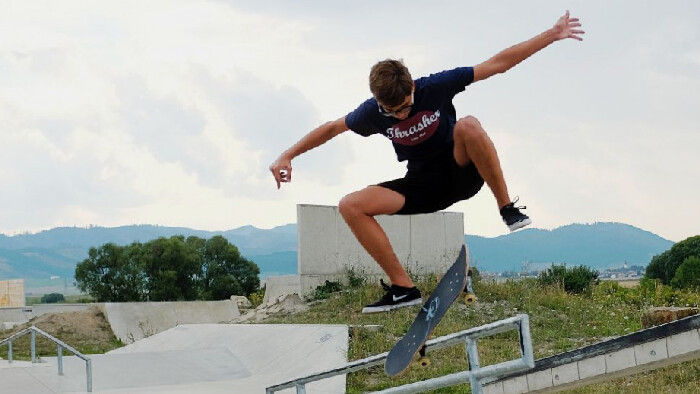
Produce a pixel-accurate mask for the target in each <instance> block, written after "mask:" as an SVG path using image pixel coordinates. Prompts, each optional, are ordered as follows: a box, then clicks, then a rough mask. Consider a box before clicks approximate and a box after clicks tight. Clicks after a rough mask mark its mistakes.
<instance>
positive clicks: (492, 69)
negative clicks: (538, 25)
mask: <svg viewBox="0 0 700 394" xmlns="http://www.w3.org/2000/svg"><path fill="white" fill-rule="evenodd" d="M578 27H581V23H580V22H579V20H578V18H569V11H566V14H564V16H562V17H561V18H559V20H558V21H557V23H556V24H555V25H554V26H553V27H552V28H551V29H548V30H546V31H544V32H542V33H541V34H539V35H537V36H535V37H533V38H531V39H529V40H527V41H524V42H521V43H520V44H517V45H513V46H512V47H510V48H507V49H504V50H503V51H501V52H499V53H497V54H496V55H495V56H493V57H492V58H490V59H489V60H487V61H485V62H483V63H481V64H479V65H477V66H475V67H474V82H476V81H481V80H484V79H486V78H488V77H490V76H492V75H495V74H500V73H504V72H506V71H508V70H510V69H511V68H512V67H513V66H515V65H516V64H518V63H520V62H522V61H523V60H525V59H527V58H528V57H530V56H532V55H533V54H535V53H537V52H539V51H540V50H542V49H543V48H545V47H547V46H548V45H549V44H551V43H553V42H555V41H559V40H563V39H565V38H573V39H574V40H578V41H583V38H581V35H582V34H584V33H585V32H584V31H583V30H579V29H577V28H578Z"/></svg>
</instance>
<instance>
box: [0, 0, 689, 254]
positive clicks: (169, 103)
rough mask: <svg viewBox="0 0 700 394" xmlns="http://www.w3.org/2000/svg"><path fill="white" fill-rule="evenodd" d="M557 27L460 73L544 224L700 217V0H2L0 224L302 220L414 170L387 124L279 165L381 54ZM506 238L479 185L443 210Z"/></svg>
mask: <svg viewBox="0 0 700 394" xmlns="http://www.w3.org/2000/svg"><path fill="white" fill-rule="evenodd" d="M567 8H568V9H570V10H571V14H572V16H575V17H578V18H580V19H581V21H582V23H583V28H584V30H585V31H586V34H585V36H584V41H583V42H578V41H574V40H566V41H563V42H557V43H555V44H553V45H551V46H550V47H548V48H546V49H545V50H543V51H542V52H540V53H538V54H536V55H535V56H534V57H532V58H530V59H528V60H526V61H525V62H524V63H522V64H520V65H518V66H517V67H515V68H514V69H512V70H510V71H509V72H507V73H506V74H503V75H499V76H495V77H493V78H492V79H489V80H487V81H483V82H479V83H476V84H474V85H473V86H470V87H468V88H467V90H466V91H465V92H463V93H461V94H459V95H458V96H457V97H456V99H455V106H456V108H457V112H458V115H459V116H466V115H474V116H476V117H477V118H478V119H479V120H480V121H481V123H482V125H483V126H484V128H485V129H486V130H487V132H489V134H490V136H491V138H492V139H493V140H494V142H495V144H496V147H497V149H498V152H499V156H500V158H501V161H502V165H503V169H504V172H505V175H506V180H507V182H508V186H509V189H510V192H511V195H512V196H516V195H518V196H520V202H521V204H522V205H527V207H528V208H527V210H526V211H525V212H526V213H527V214H528V215H530V216H531V217H532V219H533V227H537V228H544V229H553V228H556V227H559V226H562V225H566V224H570V223H574V222H577V223H592V222H602V221H605V222H607V221H616V222H624V223H628V224H631V225H634V226H637V227H640V228H643V229H645V230H648V231H651V232H654V233H656V234H658V235H660V236H662V237H664V238H667V239H670V240H673V241H679V240H682V239H684V238H686V237H689V236H692V235H697V234H700V208H698V197H699V196H700V171H699V170H700V24H699V23H698V21H697V18H698V15H700V2H697V1H694V0H687V1H673V2H660V1H641V2H640V1H615V2H610V1H570V2H562V1H557V0H552V1H536V2H523V1H508V2H483V1H481V2H471V1H432V2H425V1H411V0H402V1H376V0H372V1H370V0H361V1H345V2H330V1H320V0H319V1H282V0H280V1H259V2H257V1H256V2H253V1H244V0H241V1H195V0H188V1H178V0H160V1H159V0H149V1H145V2H144V1H104V0H102V1H89V2H87V1H65V0H63V1H60V2H56V1H44V2H42V1H24V0H23V1H2V6H1V9H2V12H0V127H1V129H0V187H1V191H0V233H4V234H17V233H21V232H26V231H29V232H36V231H41V230H45V229H50V228H52V227H56V226H87V225H91V224H93V225H99V226H107V227H112V226H119V225H128V224H158V225H164V226H186V227H192V228H197V229H204V230H226V229H231V228H236V227H240V226H244V225H254V226H256V227H262V228H270V227H274V226H278V225H283V224H287V223H293V222H296V204H322V205H336V204H337V203H338V201H339V200H340V199H341V198H342V197H343V196H344V195H345V194H347V193H349V192H351V191H354V190H357V189H360V188H363V187H365V186H366V185H368V184H374V183H377V182H381V181H384V180H388V179H393V178H396V177H400V176H402V175H403V173H404V171H405V165H404V164H402V163H398V162H397V161H396V157H395V154H394V152H393V149H392V147H391V144H390V143H389V141H388V140H386V139H384V138H383V137H379V136H373V137H369V138H363V137H360V136H358V135H355V134H354V133H352V132H347V133H344V134H343V135H341V136H339V137H338V138H336V139H333V140H332V141H331V142H329V143H328V144H326V145H324V146H322V147H321V148H319V149H317V150H313V151H311V152H308V153H307V154H305V155H303V156H301V157H299V158H297V159H296V160H295V161H294V162H293V165H294V178H293V182H292V183H291V184H285V185H283V187H282V189H281V190H279V191H278V190H277V188H276V184H275V182H274V179H273V178H272V176H271V175H270V173H269V170H268V166H269V165H270V163H271V162H272V161H273V160H274V159H275V158H276V157H277V155H278V154H279V153H280V152H281V151H283V150H284V149H286V148H288V147H289V146H290V145H291V144H292V143H294V142H295V141H296V140H298V139H299V138H300V137H302V136H303V135H304V134H305V133H307V132H308V131H310V130H311V129H313V128H314V127H316V126H318V125H320V124H321V123H323V122H325V121H327V120H332V119H336V118H338V117H341V116H344V115H345V114H347V113H348V112H349V111H351V110H352V109H354V108H355V107H356V106H357V105H358V104H359V103H361V102H362V101H363V100H365V99H366V98H368V97H369V95H370V93H369V89H368V83H367V79H368V73H369V69H370V67H371V66H372V65H373V64H374V63H375V62H377V61H378V60H382V59H385V58H402V59H403V60H404V62H405V63H406V65H407V66H408V67H409V69H410V70H411V72H412V74H413V76H414V77H416V78H417V77H420V76H424V75H427V74H430V73H433V72H437V71H441V70H443V69H449V68H454V67H458V66H473V65H475V64H478V63H480V62H482V61H484V60H486V59H488V58H489V57H490V56H492V55H494V54H495V53H497V52H498V51H500V50H502V49H504V48H506V47H508V46H510V45H513V44H516V43H518V42H520V41H524V40H526V39H529V38H531V37H532V36H534V35H536V34H538V33H540V32H542V31H544V30H545V29H547V28H549V27H551V26H552V25H553V24H554V23H555V22H556V20H557V19H558V18H559V17H560V16H561V15H562V14H563V13H564V12H565V11H566V9H567ZM449 210H450V211H460V212H464V213H465V232H467V233H468V234H478V235H484V236H497V235H501V234H505V233H506V232H507V228H506V227H505V225H504V224H503V223H502V222H501V220H500V216H499V215H498V211H497V208H496V204H495V200H494V198H493V196H492V195H491V193H490V191H488V189H486V188H485V189H484V190H482V192H480V193H479V195H477V196H476V197H475V198H473V199H472V200H469V201H466V202H461V203H458V204H456V205H454V206H452V207H451V208H450V209H449Z"/></svg>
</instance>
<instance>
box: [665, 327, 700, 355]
mask: <svg viewBox="0 0 700 394" xmlns="http://www.w3.org/2000/svg"><path fill="white" fill-rule="evenodd" d="M666 346H667V349H668V356H669V357H677V356H682V355H684V354H686V353H690V352H695V351H698V350H700V333H698V330H691V331H686V332H684V333H681V334H678V335H671V336H670V337H668V340H667V341H666Z"/></svg>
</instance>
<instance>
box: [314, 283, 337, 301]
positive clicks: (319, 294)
mask: <svg viewBox="0 0 700 394" xmlns="http://www.w3.org/2000/svg"><path fill="white" fill-rule="evenodd" d="M342 289H343V286H342V285H341V284H340V282H335V281H333V282H331V281H328V280H327V281H326V283H324V284H323V285H321V286H318V287H316V291H315V292H314V296H313V299H314V300H325V299H327V298H329V297H330V296H331V294H333V293H337V292H339V291H341V290H342Z"/></svg>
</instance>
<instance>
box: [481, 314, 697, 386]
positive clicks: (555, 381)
mask: <svg viewBox="0 0 700 394" xmlns="http://www.w3.org/2000/svg"><path fill="white" fill-rule="evenodd" d="M699 329H700V315H696V316H690V317H687V318H684V319H681V320H677V321H674V322H671V323H666V324H663V325H660V326H656V327H652V328H648V329H645V330H640V331H637V332H634V333H632V334H629V335H625V336H622V337H619V338H615V339H611V340H609V341H605V342H601V343H597V344H594V345H590V346H586V347H582V348H579V349H576V350H572V351H570V352H566V353H562V354H558V355H556V356H552V357H547V358H543V359H540V360H537V361H535V367H534V368H533V369H531V370H529V371H527V372H525V373H519V374H513V375H509V376H505V377H502V378H501V379H499V380H496V381H493V382H490V383H486V384H484V393H494V394H495V393H499V394H501V393H529V392H537V393H544V392H556V391H561V390H568V389H572V388H576V387H581V386H585V385H588V384H592V383H596V382H602V381H605V380H610V379H614V378H617V377H622V376H627V375H633V374H636V373H639V372H644V371H649V370H652V369H657V368H662V367H665V366H668V365H672V364H678V363H681V362H684V361H689V360H693V359H696V358H700V331H699Z"/></svg>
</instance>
